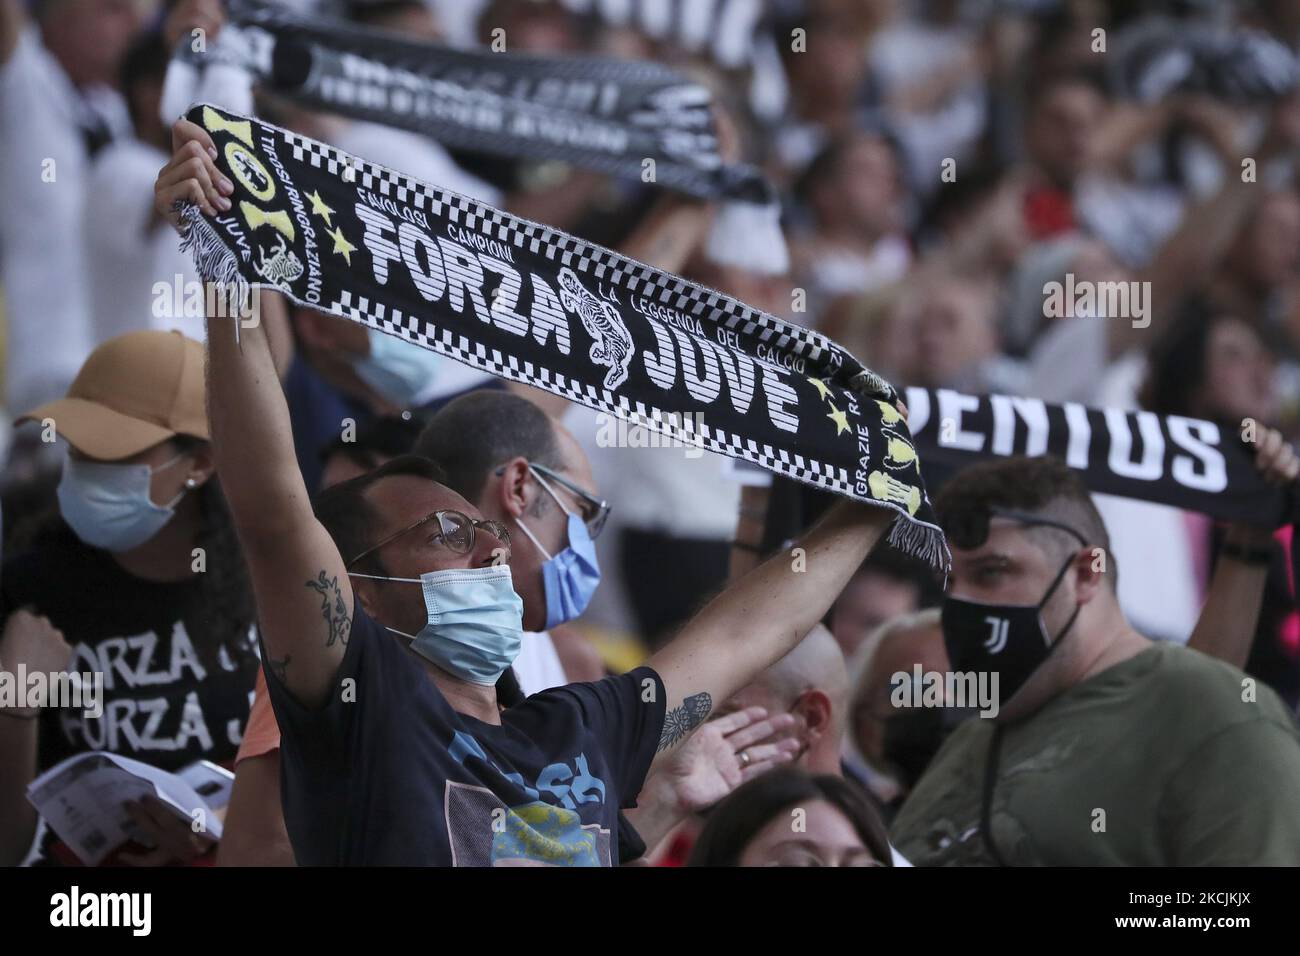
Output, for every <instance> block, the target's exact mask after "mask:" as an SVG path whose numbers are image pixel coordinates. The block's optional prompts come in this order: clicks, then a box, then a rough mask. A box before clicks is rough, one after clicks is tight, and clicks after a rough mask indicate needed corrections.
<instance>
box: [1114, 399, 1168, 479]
mask: <svg viewBox="0 0 1300 956" xmlns="http://www.w3.org/2000/svg"><path fill="white" fill-rule="evenodd" d="M1103 414H1104V415H1105V417H1106V428H1107V430H1108V431H1109V432H1110V460H1109V464H1110V470H1111V471H1113V472H1114V473H1115V474H1117V475H1119V476H1120V477H1123V478H1134V479H1136V480H1138V481H1159V480H1160V478H1161V476H1163V475H1164V472H1165V436H1164V433H1163V432H1161V430H1160V419H1159V418H1157V417H1156V415H1155V413H1154V412H1138V413H1137V423H1138V430H1139V431H1140V432H1141V434H1142V460H1141V461H1138V462H1135V461H1133V432H1132V430H1131V429H1130V428H1129V423H1128V415H1126V414H1125V413H1124V412H1123V411H1121V410H1120V409H1118V408H1107V409H1105V410H1104V412H1103Z"/></svg>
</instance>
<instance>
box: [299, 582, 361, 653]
mask: <svg viewBox="0 0 1300 956" xmlns="http://www.w3.org/2000/svg"><path fill="white" fill-rule="evenodd" d="M306 586H307V587H309V588H311V589H312V590H313V591H315V592H316V593H317V594H319V595H320V598H321V600H320V612H321V616H322V617H324V618H325V623H326V624H328V625H329V632H330V633H329V637H328V638H327V639H326V641H325V646H326V647H333V646H334V644H335V642H336V641H337V642H342V644H343V646H344V647H347V644H348V634H349V633H350V632H351V630H352V621H351V617H350V615H349V614H348V606H347V603H346V602H345V601H344V600H343V592H342V591H340V590H339V579H338V578H330V577H326V576H325V572H324V571H322V572H321V573H320V577H318V578H317V579H316V580H315V581H308V582H307V584H306Z"/></svg>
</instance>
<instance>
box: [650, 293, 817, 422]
mask: <svg viewBox="0 0 1300 956" xmlns="http://www.w3.org/2000/svg"><path fill="white" fill-rule="evenodd" d="M637 311H640V312H641V314H642V316H644V318H645V321H646V324H647V325H649V326H650V331H651V332H652V333H653V334H654V337H655V343H656V345H657V351H656V350H653V349H642V350H641V361H642V363H643V364H644V365H645V370H646V374H647V375H648V376H649V377H650V381H652V382H654V383H655V384H656V385H658V386H659V387H660V388H662V389H664V390H665V391H667V390H668V389H671V388H673V387H674V386H675V385H676V384H677V370H678V366H679V365H680V367H681V371H682V379H683V381H684V382H685V385H686V390H687V391H688V392H689V393H690V394H691V396H692V397H693V398H695V399H698V400H699V401H702V402H712V401H714V400H715V399H716V398H717V397H718V395H719V394H721V390H722V382H723V380H724V379H725V380H726V383H727V392H728V395H729V397H730V401H731V407H732V408H734V409H735V410H736V411H737V412H739V413H740V414H742V415H745V414H748V412H749V406H750V404H751V403H752V402H753V399H754V369H755V368H759V369H762V370H763V372H764V377H763V386H764V395H765V397H766V400H767V408H768V415H769V417H770V418H771V420H772V424H774V425H775V426H776V427H777V428H780V429H782V430H783V431H798V430H799V417H798V416H797V415H795V414H794V413H793V412H792V411H791V410H790V409H787V408H786V407H785V406H787V405H797V404H798V395H797V394H796V393H795V390H794V389H793V388H791V387H790V386H789V385H787V384H785V383H784V382H783V381H781V373H780V372H778V371H776V369H774V368H772V367H771V366H769V365H761V364H759V363H757V362H755V361H754V360H753V359H752V358H750V357H749V356H748V355H746V354H744V353H743V352H736V351H733V350H731V349H728V348H725V347H723V346H721V345H718V344H717V343H715V342H712V341H710V340H709V339H707V338H704V337H701V338H698V339H692V338H691V337H689V336H687V335H686V334H685V333H684V332H683V331H681V330H680V329H679V328H677V327H673V328H672V329H671V330H670V329H666V328H664V326H663V325H661V324H660V323H659V322H657V321H655V320H654V319H652V318H650V315H649V310H637ZM701 331H703V330H701ZM674 340H675V341H674ZM697 348H698V349H699V353H700V355H701V356H702V357H703V366H704V376H703V378H701V377H700V371H699V366H698V365H697V364H696V359H695V355H696V349H697ZM679 350H680V361H679V360H678V358H679ZM719 372H721V374H719Z"/></svg>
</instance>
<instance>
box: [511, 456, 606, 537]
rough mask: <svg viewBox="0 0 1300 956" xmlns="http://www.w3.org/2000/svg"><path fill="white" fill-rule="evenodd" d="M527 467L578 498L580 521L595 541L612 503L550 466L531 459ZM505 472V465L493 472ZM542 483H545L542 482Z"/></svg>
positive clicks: (602, 528) (602, 527)
mask: <svg viewBox="0 0 1300 956" xmlns="http://www.w3.org/2000/svg"><path fill="white" fill-rule="evenodd" d="M528 467H529V468H531V469H532V470H533V471H535V472H537V473H538V474H539V475H541V476H542V477H543V478H545V479H547V480H548V481H553V482H555V483H556V484H557V485H559V486H560V487H561V488H563V489H565V490H566V491H568V492H569V493H570V494H572V495H573V496H574V497H575V498H577V499H578V507H579V510H580V511H581V512H582V523H583V524H585V525H586V526H587V534H589V535H591V540H593V541H595V540H596V538H598V537H599V536H600V532H601V531H602V530H604V528H605V522H606V521H607V520H608V519H609V513H610V512H611V511H612V510H613V505H611V504H610V503H609V502H608V501H606V500H605V499H604V498H597V497H596V496H595V495H593V494H592V493H591V492H590V491H587V490H586V489H585V488H583V487H581V486H580V485H577V484H574V483H573V482H572V481H570V480H569V479H568V478H565V477H564V476H563V475H561V474H560V473H558V472H557V471H555V470H554V469H552V468H547V467H546V466H545V465H538V464H536V463H534V462H531V461H530V462H529V463H528ZM505 473H506V468H505V465H502V466H501V467H500V468H498V469H497V470H496V472H495V474H496V475H497V477H498V478H499V477H501V476H502V475H504V474H505ZM543 484H545V483H544V482H543ZM548 490H549V489H548Z"/></svg>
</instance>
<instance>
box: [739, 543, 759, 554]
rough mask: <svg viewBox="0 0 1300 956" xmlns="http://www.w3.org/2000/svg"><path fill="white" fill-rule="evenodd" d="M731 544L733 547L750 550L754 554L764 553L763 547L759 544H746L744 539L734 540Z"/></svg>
mask: <svg viewBox="0 0 1300 956" xmlns="http://www.w3.org/2000/svg"><path fill="white" fill-rule="evenodd" d="M731 546H732V547H733V548H739V549H740V550H741V551H749V552H752V553H753V554H762V553H763V549H762V548H760V547H759V546H758V545H756V544H746V543H745V542H744V541H733V542H731Z"/></svg>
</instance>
